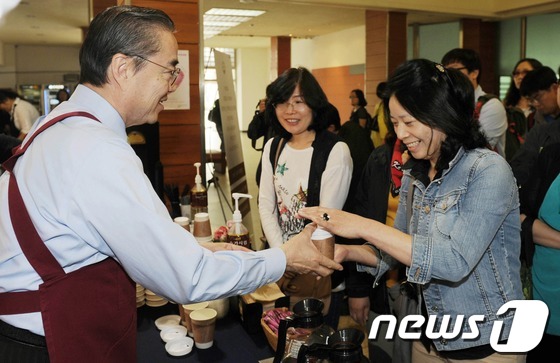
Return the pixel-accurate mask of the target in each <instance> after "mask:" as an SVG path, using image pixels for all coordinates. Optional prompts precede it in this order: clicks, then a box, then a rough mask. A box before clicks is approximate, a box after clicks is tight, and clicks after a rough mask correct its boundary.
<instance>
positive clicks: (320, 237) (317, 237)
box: [311, 227, 332, 241]
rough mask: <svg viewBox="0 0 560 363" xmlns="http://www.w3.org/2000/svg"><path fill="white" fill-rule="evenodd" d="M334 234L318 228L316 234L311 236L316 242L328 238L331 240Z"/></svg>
mask: <svg viewBox="0 0 560 363" xmlns="http://www.w3.org/2000/svg"><path fill="white" fill-rule="evenodd" d="M331 237H332V234H331V233H330V232H328V231H326V230H324V229H323V228H321V227H317V229H316V230H315V232H313V234H312V235H311V239H312V240H314V241H321V240H324V239H327V238H331Z"/></svg>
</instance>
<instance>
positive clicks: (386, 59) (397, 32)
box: [365, 10, 407, 105]
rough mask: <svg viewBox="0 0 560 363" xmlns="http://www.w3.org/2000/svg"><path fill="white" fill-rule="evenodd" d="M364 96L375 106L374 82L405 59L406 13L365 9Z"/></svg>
mask: <svg viewBox="0 0 560 363" xmlns="http://www.w3.org/2000/svg"><path fill="white" fill-rule="evenodd" d="M365 16H366V74H365V96H366V99H367V100H368V103H369V104H371V105H375V104H376V103H378V102H379V101H380V100H379V98H377V95H376V94H375V90H376V88H377V85H378V84H379V83H380V82H383V81H386V80H387V77H388V76H389V75H390V73H391V72H392V71H393V70H394V69H395V68H396V67H397V66H398V65H399V64H401V63H402V62H404V61H405V60H406V35H407V34H406V33H407V25H406V13H400V12H386V11H372V10H366V15H365Z"/></svg>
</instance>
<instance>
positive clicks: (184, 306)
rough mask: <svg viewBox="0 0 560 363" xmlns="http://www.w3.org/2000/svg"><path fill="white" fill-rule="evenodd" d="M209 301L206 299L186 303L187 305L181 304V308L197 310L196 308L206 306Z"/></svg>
mask: <svg viewBox="0 0 560 363" xmlns="http://www.w3.org/2000/svg"><path fill="white" fill-rule="evenodd" d="M208 304H209V302H208V301H203V302H199V303H194V304H187V305H183V309H187V310H191V311H193V310H198V309H204V308H207V307H208Z"/></svg>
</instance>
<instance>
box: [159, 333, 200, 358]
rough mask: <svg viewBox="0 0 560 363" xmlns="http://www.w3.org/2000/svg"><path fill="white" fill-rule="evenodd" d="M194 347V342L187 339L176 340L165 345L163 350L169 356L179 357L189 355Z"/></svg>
mask: <svg viewBox="0 0 560 363" xmlns="http://www.w3.org/2000/svg"><path fill="white" fill-rule="evenodd" d="M193 345H194V340H193V339H192V338H189V337H182V338H177V339H173V340H171V341H169V342H168V343H167V344H165V350H166V351H167V353H169V355H172V356H174V357H180V356H182V355H187V354H189V353H190V352H191V351H192V349H193Z"/></svg>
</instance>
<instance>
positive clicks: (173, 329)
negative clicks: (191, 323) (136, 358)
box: [159, 325, 187, 343]
mask: <svg viewBox="0 0 560 363" xmlns="http://www.w3.org/2000/svg"><path fill="white" fill-rule="evenodd" d="M159 336H160V337H161V340H163V341H164V342H166V343H167V342H170V341H172V340H174V339H177V338H182V337H186V336H187V328H185V327H184V326H182V325H175V326H169V327H167V328H165V329H163V330H162V331H161V332H160V333H159Z"/></svg>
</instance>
